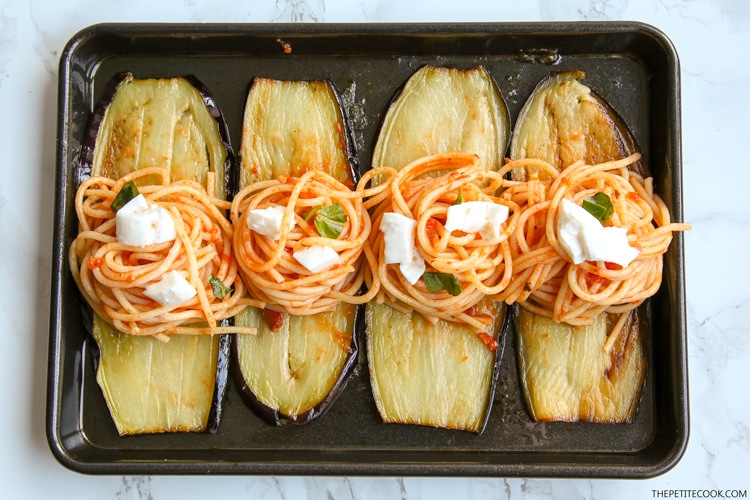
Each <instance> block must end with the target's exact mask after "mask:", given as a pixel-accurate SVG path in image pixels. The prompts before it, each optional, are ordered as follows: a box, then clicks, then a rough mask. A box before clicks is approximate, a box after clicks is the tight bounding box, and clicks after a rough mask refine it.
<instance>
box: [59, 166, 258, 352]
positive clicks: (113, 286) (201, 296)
mask: <svg viewBox="0 0 750 500" xmlns="http://www.w3.org/2000/svg"><path fill="white" fill-rule="evenodd" d="M212 177H213V174H209V179H210V180H209V188H210V186H211V185H212V183H213V178H212ZM130 181H134V182H137V183H139V184H144V183H145V182H148V184H145V185H142V186H140V187H139V191H140V194H142V195H143V196H144V197H145V198H146V200H147V201H148V203H149V204H155V205H157V206H159V207H161V208H163V209H165V210H167V211H168V213H169V214H170V217H171V218H172V220H173V222H174V225H175V232H176V234H177V237H176V238H175V239H174V240H173V241H167V242H164V243H156V244H151V245H147V246H144V247H137V246H129V245H126V244H124V243H121V242H120V241H118V239H117V236H116V218H115V213H114V211H113V210H112V209H111V208H110V205H111V204H112V202H113V200H114V199H115V197H116V196H117V194H118V193H119V192H120V189H121V188H122V186H123V185H124V184H125V183H127V182H130ZM138 181H140V182H138ZM152 182H153V183H152ZM211 192H213V190H212V189H211ZM75 208H76V213H77V215H78V221H79V232H78V236H77V237H76V239H75V240H74V241H73V243H72V244H71V247H70V252H69V258H68V260H69V265H70V270H71V272H72V274H73V278H74V279H75V282H76V284H77V285H78V288H79V289H80V290H81V293H82V294H83V296H84V298H85V299H86V301H87V302H88V303H89V305H90V306H91V307H92V308H93V310H94V311H95V312H96V313H97V314H98V315H100V316H101V317H102V318H103V319H104V320H105V321H107V322H109V323H110V324H112V325H114V326H115V327H116V328H117V329H118V330H120V331H122V332H125V333H128V334H132V335H153V336H155V337H157V338H158V339H159V340H162V341H168V340H169V336H170V335H173V334H192V335H202V334H219V333H237V332H241V333H254V329H248V328H239V327H232V326H224V325H221V324H220V323H221V321H222V320H224V319H227V318H230V317H232V316H234V315H235V314H237V313H238V312H240V311H241V310H243V309H244V308H245V307H247V306H248V305H259V304H260V305H262V304H261V303H260V302H259V301H255V300H250V299H247V298H243V294H244V286H243V283H242V280H240V279H237V278H238V273H237V265H236V261H235V258H234V256H233V253H232V245H231V241H232V235H233V229H232V226H231V224H230V223H229V221H227V220H226V218H225V217H224V215H223V212H222V211H223V210H225V209H227V208H229V203H228V202H226V201H224V200H220V199H216V198H213V197H210V196H208V194H207V192H206V190H205V189H204V188H203V187H202V186H201V185H200V184H198V183H197V182H194V181H177V182H170V180H169V177H168V173H167V172H166V171H165V170H163V169H160V168H147V169H142V170H138V171H136V172H133V173H131V174H128V175H125V176H123V177H122V178H120V179H119V180H117V181H115V180H112V179H109V178H106V177H91V178H89V179H87V180H86V181H84V182H83V183H82V184H81V186H80V187H79V188H78V191H77V193H76V198H75ZM171 271H177V272H178V273H179V274H180V275H182V276H183V277H184V278H185V279H186V280H187V282H188V283H189V284H190V285H192V287H193V288H195V290H196V292H197V293H196V295H195V296H194V297H193V298H191V299H189V300H187V301H186V302H183V303H181V304H179V305H177V306H162V305H161V304H159V303H158V302H156V301H154V300H152V299H150V298H149V297H148V296H146V295H145V294H144V291H145V289H146V287H147V286H148V285H151V284H154V283H157V282H159V281H160V280H161V278H162V277H163V276H164V275H165V274H166V273H169V272H171ZM209 280H212V281H214V282H217V280H218V282H220V283H221V284H222V285H223V287H225V289H226V292H227V293H226V294H225V295H224V298H221V299H219V298H217V297H216V296H215V294H214V292H213V288H212V285H211V283H209ZM200 322H205V323H206V326H201V325H200ZM196 323H197V324H196Z"/></svg>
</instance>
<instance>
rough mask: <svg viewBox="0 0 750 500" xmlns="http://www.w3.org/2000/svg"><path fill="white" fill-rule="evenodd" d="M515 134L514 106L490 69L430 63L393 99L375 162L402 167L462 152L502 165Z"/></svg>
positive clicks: (491, 165)
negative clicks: (509, 105)
mask: <svg viewBox="0 0 750 500" xmlns="http://www.w3.org/2000/svg"><path fill="white" fill-rule="evenodd" d="M509 138H510V117H509V114H508V108H507V106H506V105H505V101H504V100H503V97H502V95H501V94H500V90H499V89H498V87H497V84H496V83H495V81H494V80H493V79H492V76H491V75H490V74H489V73H488V72H487V70H486V69H485V68H483V67H481V66H479V67H476V68H472V69H466V70H462V69H456V68H443V67H436V66H429V65H427V66H423V67H422V68H420V69H419V70H417V71H416V72H415V73H414V74H413V75H412V76H411V77H410V78H409V80H408V81H407V82H406V84H405V85H404V87H403V88H402V89H401V91H400V92H399V93H398V94H397V95H396V96H395V97H394V100H393V101H392V102H391V104H390V107H389V109H388V111H387V114H386V116H385V119H384V120H383V124H382V126H381V129H380V133H379V135H378V139H377V142H376V144H375V148H374V150H373V160H372V164H373V167H393V168H395V169H400V168H402V167H404V166H405V165H407V164H409V163H411V162H412V161H414V160H416V159H418V158H422V157H424V156H427V155H431V154H436V153H448V152H452V151H461V152H465V153H474V154H476V155H477V156H479V158H480V160H481V161H482V163H483V164H484V165H485V168H493V169H496V168H498V165H502V164H503V163H502V162H503V158H504V155H505V150H506V148H507V147H508V140H509Z"/></svg>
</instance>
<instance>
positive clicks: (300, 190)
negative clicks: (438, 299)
mask: <svg viewBox="0 0 750 500" xmlns="http://www.w3.org/2000/svg"><path fill="white" fill-rule="evenodd" d="M391 173H392V169H376V170H372V171H370V172H368V173H367V174H366V175H365V176H363V178H362V179H361V180H360V182H359V183H358V184H357V187H356V189H354V190H352V189H350V188H348V187H347V186H346V185H344V184H343V183H341V182H340V181H338V180H337V179H335V178H334V177H332V176H330V175H329V174H327V173H325V172H322V171H309V172H306V173H305V174H304V175H302V176H301V177H299V178H295V177H288V176H285V177H281V178H279V179H276V180H270V181H261V182H256V183H253V184H250V185H248V186H246V187H245V188H243V189H242V190H241V191H240V192H239V193H237V195H236V196H235V198H234V200H233V202H232V207H231V220H232V221H233V223H234V224H235V227H236V228H238V229H237V230H236V231H235V234H234V239H233V245H234V248H235V252H236V254H237V256H238V261H239V266H240V272H241V275H242V277H243V279H244V280H245V283H246V285H247V287H248V290H249V292H250V293H251V295H253V296H255V297H258V298H260V299H261V300H262V301H263V302H265V303H266V307H268V308H269V309H273V310H278V311H282V312H287V313H289V314H295V315H308V314H315V313H319V312H324V311H330V310H333V309H334V307H335V306H336V305H337V304H338V303H339V302H342V301H343V302H347V303H350V304H364V303H366V302H369V301H370V300H371V299H372V298H373V297H374V296H375V295H376V294H377V292H378V289H379V282H378V281H374V282H371V283H370V287H369V290H368V291H367V293H364V294H360V290H361V288H362V283H363V282H364V280H365V272H366V271H365V269H367V268H369V267H371V266H372V265H374V262H375V256H374V254H373V253H372V250H371V249H369V247H368V245H367V242H368V237H369V235H370V232H371V222H370V217H369V214H368V213H367V208H368V207H369V206H370V205H371V204H372V202H373V201H372V200H366V198H370V197H373V199H374V200H378V199H380V198H382V196H383V193H384V191H385V189H386V187H387V186H385V185H384V186H376V187H374V188H371V189H366V185H367V183H368V182H369V180H370V179H371V178H372V177H373V176H375V175H390V174H391ZM336 203H337V204H338V205H339V206H340V207H341V208H342V209H343V211H344V214H345V215H346V223H345V224H344V226H343V230H342V232H341V234H340V235H339V236H338V238H335V239H333V238H325V237H323V236H320V235H319V234H318V231H317V229H316V228H315V226H314V224H313V223H312V222H308V221H307V220H305V215H306V214H307V212H308V211H309V210H312V209H314V208H315V207H319V206H324V207H325V206H330V205H333V204H336ZM271 206H283V207H284V215H283V218H282V221H281V228H282V230H281V233H280V235H279V238H278V239H277V240H273V239H272V238H269V237H267V236H264V235H261V234H259V233H257V232H255V231H252V230H250V229H249V227H248V226H247V217H248V215H249V214H250V211H251V210H253V209H262V208H268V207H271ZM292 218H294V222H295V224H294V227H293V228H292V229H289V222H290V221H291V220H292ZM312 245H325V246H329V247H331V248H333V249H334V250H335V251H336V252H337V253H338V254H339V263H338V264H336V265H334V266H333V267H332V268H330V269H328V270H326V271H323V272H319V273H312V272H310V271H309V270H308V269H307V268H305V267H304V266H303V265H301V264H300V263H299V262H297V260H296V259H295V258H294V257H293V255H292V254H293V253H294V252H295V251H298V250H301V249H304V248H305V247H310V246H312ZM363 254H364V258H362V255H363ZM365 262H366V265H363V263H365Z"/></svg>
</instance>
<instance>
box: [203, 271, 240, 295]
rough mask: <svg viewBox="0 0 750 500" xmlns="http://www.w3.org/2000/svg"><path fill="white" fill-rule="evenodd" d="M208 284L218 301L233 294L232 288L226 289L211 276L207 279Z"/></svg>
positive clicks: (217, 279) (218, 280)
mask: <svg viewBox="0 0 750 500" xmlns="http://www.w3.org/2000/svg"><path fill="white" fill-rule="evenodd" d="M208 282H209V283H211V290H213V292H214V296H215V297H216V298H217V299H219V300H221V299H223V298H224V297H226V296H227V295H229V294H231V293H232V292H234V287H232V288H227V287H226V286H224V283H222V282H221V280H220V279H219V278H217V277H216V276H214V275H213V274H212V275H211V276H209V277H208Z"/></svg>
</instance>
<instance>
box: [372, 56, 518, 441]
mask: <svg viewBox="0 0 750 500" xmlns="http://www.w3.org/2000/svg"><path fill="white" fill-rule="evenodd" d="M509 134H510V130H509V118H508V111H507V108H506V106H505V102H504V100H503V98H502V96H501V95H500V91H499V89H498V88H497V85H496V84H495V82H494V80H493V79H492V77H491V76H490V75H489V73H488V72H487V71H486V70H485V69H484V68H482V67H477V68H474V69H469V70H458V69H448V68H439V67H433V66H425V67H423V68H421V69H420V70H418V71H417V72H416V73H415V74H414V75H412V77H411V78H410V79H409V80H408V82H407V83H406V85H405V86H404V88H403V89H402V90H401V92H400V93H399V94H398V95H397V96H396V98H395V100H394V101H393V102H392V104H391V106H390V108H389V109H388V112H387V113H386V116H385V119H384V121H383V125H382V128H381V132H380V135H379V136H378V140H377V144H376V146H375V152H374V158H373V168H377V167H386V166H387V167H393V168H396V169H400V168H402V167H404V166H405V165H407V164H408V163H410V162H411V161H412V160H415V159H417V158H420V157H422V156H425V155H428V154H433V153H446V152H452V151H461V152H465V153H475V154H477V155H478V156H479V158H480V160H481V161H482V163H483V165H484V167H485V168H491V169H498V168H499V167H500V166H501V165H502V164H503V158H504V153H505V150H506V147H507V144H508V140H509ZM480 304H481V305H480V307H481V308H482V309H483V310H484V311H485V312H486V313H488V314H490V315H492V316H493V317H494V318H495V322H494V323H493V324H492V325H491V326H490V327H489V328H488V329H487V331H486V332H484V334H486V335H487V336H489V337H491V338H492V339H493V340H494V341H496V342H498V344H499V347H498V348H497V349H496V350H494V351H491V350H490V349H488V347H487V346H486V345H485V344H483V343H482V341H481V340H480V337H479V336H478V335H477V333H478V332H476V331H473V330H471V329H470V328H468V327H465V326H458V325H456V324H454V323H448V322H444V321H440V322H438V323H437V324H436V325H431V324H429V323H428V322H426V321H425V320H424V319H423V318H422V317H421V316H420V315H419V314H418V313H414V312H411V313H408V314H403V313H400V312H398V311H396V310H394V309H393V308H391V307H390V306H388V305H375V304H372V303H371V304H368V306H367V312H366V315H365V318H366V323H367V359H368V362H369V370H370V381H371V385H372V392H373V396H374V398H375V402H376V405H377V408H378V411H379V413H380V416H381V418H382V419H383V421H384V422H388V423H404V424H418V425H425V426H434V427H443V428H447V429H458V430H465V431H471V432H477V433H479V432H482V430H483V429H484V426H485V423H486V421H487V418H488V416H489V412H490V409H491V403H492V398H493V396H494V388H495V373H496V370H497V364H498V362H499V359H500V355H501V353H502V347H503V345H504V344H503V342H504V335H502V325H503V321H504V318H505V306H504V305H503V304H497V303H495V302H493V301H491V300H490V299H486V300H484V301H483V302H481V303H480Z"/></svg>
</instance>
